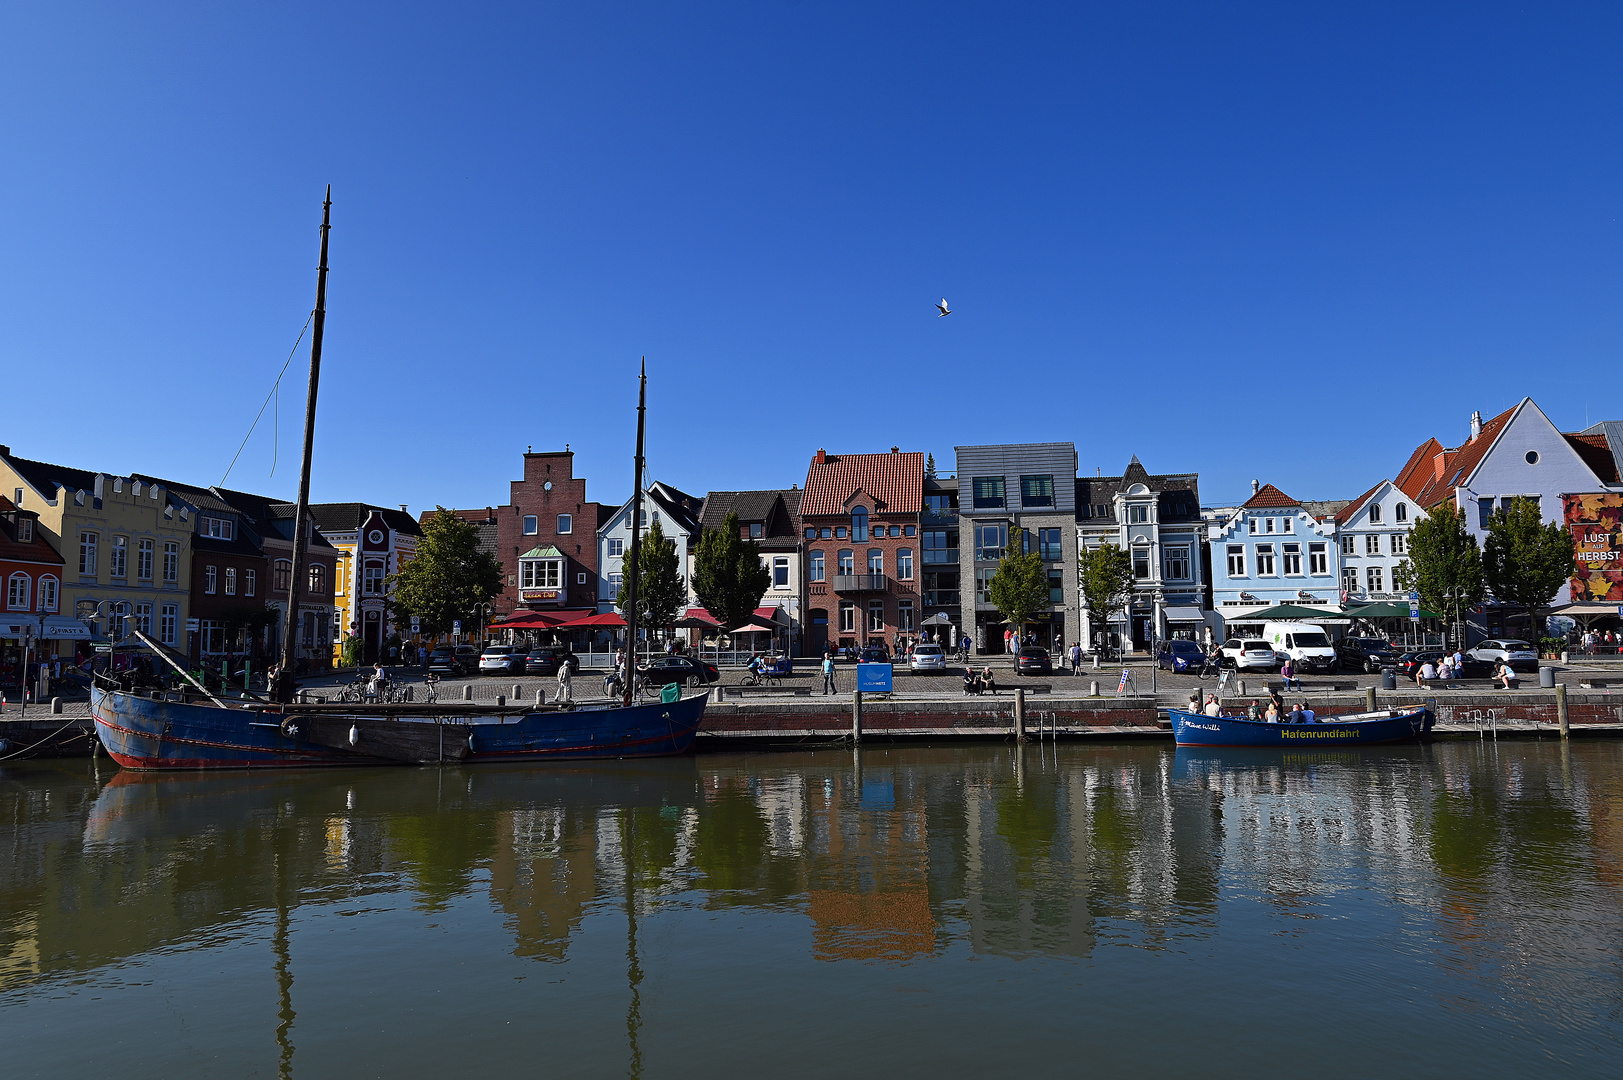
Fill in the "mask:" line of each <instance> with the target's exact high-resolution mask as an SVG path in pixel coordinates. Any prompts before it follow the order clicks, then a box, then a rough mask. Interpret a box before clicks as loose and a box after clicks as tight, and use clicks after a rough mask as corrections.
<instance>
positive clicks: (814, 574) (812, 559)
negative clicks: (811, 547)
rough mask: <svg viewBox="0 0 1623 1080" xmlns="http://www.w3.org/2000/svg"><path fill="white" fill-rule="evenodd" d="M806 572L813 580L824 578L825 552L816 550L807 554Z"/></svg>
mask: <svg viewBox="0 0 1623 1080" xmlns="http://www.w3.org/2000/svg"><path fill="white" fill-rule="evenodd" d="M806 572H807V574H809V575H810V576H811V579H812V580H813V581H822V580H823V553H822V552H821V551H814V552H812V553H811V554H810V555H808V556H807V562H806Z"/></svg>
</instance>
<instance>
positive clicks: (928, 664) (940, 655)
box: [907, 644, 947, 671]
mask: <svg viewBox="0 0 1623 1080" xmlns="http://www.w3.org/2000/svg"><path fill="white" fill-rule="evenodd" d="M907 666H908V667H909V668H911V669H912V670H914V671H946V670H947V654H946V652H945V651H944V650H943V649H942V648H941V646H939V645H931V644H925V645H915V646H913V655H912V656H911V657H909V658H908V661H907Z"/></svg>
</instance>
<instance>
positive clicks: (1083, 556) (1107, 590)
mask: <svg viewBox="0 0 1623 1080" xmlns="http://www.w3.org/2000/svg"><path fill="white" fill-rule="evenodd" d="M1076 569H1077V590H1078V591H1079V592H1081V594H1082V603H1083V606H1085V607H1086V608H1087V609H1088V611H1089V612H1090V613H1092V616H1093V621H1094V623H1095V628H1096V629H1101V630H1102V629H1103V628H1104V627H1105V626H1106V625H1107V624H1108V623H1109V622H1110V616H1111V614H1112V613H1114V612H1117V611H1121V610H1122V609H1124V608H1125V607H1126V606H1127V602H1128V600H1130V599H1132V596H1133V560H1132V557H1131V556H1129V555H1128V554H1127V552H1126V551H1124V550H1122V549H1121V548H1119V547H1117V546H1116V545H1115V544H1100V545H1099V546H1098V547H1096V548H1086V547H1085V548H1083V549H1082V550H1081V551H1079V552H1077V555H1076Z"/></svg>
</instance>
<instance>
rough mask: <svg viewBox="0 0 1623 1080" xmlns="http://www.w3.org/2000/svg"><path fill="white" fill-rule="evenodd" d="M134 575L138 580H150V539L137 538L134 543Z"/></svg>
mask: <svg viewBox="0 0 1623 1080" xmlns="http://www.w3.org/2000/svg"><path fill="white" fill-rule="evenodd" d="M135 576H136V578H137V579H138V580H140V581H151V580H152V541H151V540H138V541H136V543H135Z"/></svg>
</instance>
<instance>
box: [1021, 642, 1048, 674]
mask: <svg viewBox="0 0 1623 1080" xmlns="http://www.w3.org/2000/svg"><path fill="white" fill-rule="evenodd" d="M1014 672H1015V674H1016V675H1052V674H1054V661H1053V658H1052V657H1050V656H1049V655H1048V650H1047V649H1045V648H1043V647H1042V646H1041V645H1027V646H1025V647H1024V648H1022V649H1021V650H1020V652H1019V654H1018V655H1016V656H1015V658H1014Z"/></svg>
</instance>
